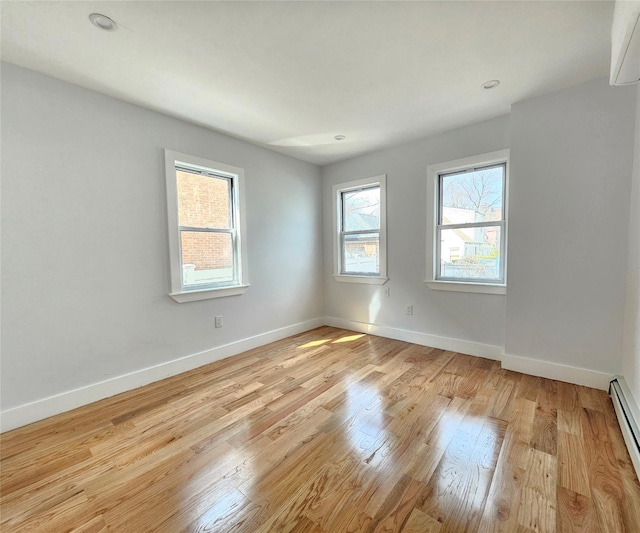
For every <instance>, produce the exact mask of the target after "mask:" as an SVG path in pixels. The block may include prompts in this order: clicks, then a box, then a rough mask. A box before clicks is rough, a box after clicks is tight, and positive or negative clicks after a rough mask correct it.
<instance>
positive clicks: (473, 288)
mask: <svg viewBox="0 0 640 533" xmlns="http://www.w3.org/2000/svg"><path fill="white" fill-rule="evenodd" d="M424 283H425V285H426V286H427V287H429V288H430V289H433V290H436V291H455V292H476V293H483V294H507V286H506V285H498V284H494V283H470V282H467V283H461V282H457V281H425V282H424Z"/></svg>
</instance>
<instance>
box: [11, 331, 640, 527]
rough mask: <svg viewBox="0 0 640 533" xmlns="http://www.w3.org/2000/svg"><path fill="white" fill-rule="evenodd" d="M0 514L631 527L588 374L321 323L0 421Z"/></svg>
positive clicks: (236, 522)
mask: <svg viewBox="0 0 640 533" xmlns="http://www.w3.org/2000/svg"><path fill="white" fill-rule="evenodd" d="M1 473H2V508H1V511H2V514H1V530H2V531H3V532H6V533H9V532H14V531H19V532H27V531H37V532H47V531H52V532H55V533H60V532H65V531H75V532H84V533H90V532H105V531H114V532H118V533H120V532H125V533H129V532H133V533H137V532H168V533H178V532H182V531H193V532H195V531H198V532H205V531H206V532H225V533H226V532H240V531H242V532H250V533H262V532H280V531H282V532H308V533H321V532H326V533H340V532H346V531H351V532H359V531H369V532H373V531H375V532H391V531H402V532H404V533H418V532H419V533H429V532H440V533H443V532H449V531H460V532H463V531H465V532H475V531H482V532H489V531H504V532H507V533H531V532H534V533H539V532H552V531H561V532H565V531H589V532H616V533H618V532H625V531H626V532H630V533H638V532H640V485H639V484H638V481H637V479H636V477H635V474H634V473H633V469H632V467H631V463H630V459H629V457H628V455H627V451H626V449H625V447H624V444H623V441H622V436H621V434H620V431H619V428H618V426H617V422H616V419H615V415H614V412H613V409H612V406H611V404H610V401H609V398H608V397H607V395H606V394H605V393H604V392H602V391H597V390H593V389H588V388H585V387H578V386H574V385H568V384H566V383H561V382H557V381H551V380H545V379H541V378H534V377H531V376H526V375H522V374H518V373H514V372H510V371H505V370H501V369H500V365H499V363H497V362H495V361H490V360H487V359H481V358H475V357H469V356H464V355H460V354H456V353H452V352H443V351H442V350H436V349H432V348H425V347H422V346H416V345H412V344H408V343H405V342H400V341H394V340H389V339H383V338H380V337H373V336H364V335H360V334H355V333H353V332H348V331H344V330H338V329H334V328H329V327H323V328H319V329H316V330H314V331H311V332H308V333H304V334H301V335H298V336H295V337H291V338H288V339H285V340H283V341H279V342H276V343H273V344H270V345H268V346H265V347H262V348H259V349H256V350H252V351H250V352H247V353H244V354H241V355H239V356H236V357H233V358H230V359H226V360H223V361H219V362H217V363H214V364H211V365H208V366H205V367H202V368H199V369H197V370H195V371H192V372H189V373H186V374H182V375H180V376H176V377H174V378H170V379H167V380H165V381H162V382H159V383H155V384H152V385H149V386H147V387H144V388H142V389H138V390H135V391H132V392H128V393H125V394H121V395H119V396H116V397H113V398H109V399H107V400H103V401H101V402H98V403H96V404H93V405H91V406H88V407H83V408H81V409H77V410H75V411H72V412H69V413H65V414H63V415H60V416H57V417H54V418H51V419H49V420H45V421H42V422H38V423H36V424H32V425H30V426H27V427H24V428H21V429H18V430H15V431H12V432H10V433H6V434H4V435H3V436H2V472H1Z"/></svg>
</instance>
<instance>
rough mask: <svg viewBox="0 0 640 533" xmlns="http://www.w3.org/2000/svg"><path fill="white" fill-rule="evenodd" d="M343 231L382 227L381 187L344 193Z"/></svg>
mask: <svg viewBox="0 0 640 533" xmlns="http://www.w3.org/2000/svg"><path fill="white" fill-rule="evenodd" d="M342 206H343V212H342V213H343V217H344V218H343V231H363V230H374V229H380V187H370V188H367V189H361V190H359V191H348V192H343V193H342Z"/></svg>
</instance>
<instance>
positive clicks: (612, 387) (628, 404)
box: [609, 378, 640, 479]
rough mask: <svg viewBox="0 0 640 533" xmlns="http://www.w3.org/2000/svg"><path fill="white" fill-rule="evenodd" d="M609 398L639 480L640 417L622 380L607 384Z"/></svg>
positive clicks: (617, 379) (618, 379)
mask: <svg viewBox="0 0 640 533" xmlns="http://www.w3.org/2000/svg"><path fill="white" fill-rule="evenodd" d="M609 396H611V400H612V401H613V408H614V409H615V411H616V415H617V416H618V423H619V424H620V429H621V430H622V436H623V437H624V441H625V443H626V445H627V449H628V450H629V455H630V456H631V462H632V463H633V466H634V468H635V470H636V475H637V476H638V479H640V429H639V427H640V426H639V425H638V424H639V423H640V416H639V414H638V408H637V406H636V404H635V401H634V399H633V396H632V395H631V391H630V389H629V387H628V385H627V383H626V382H625V381H624V379H623V378H616V379H614V380H613V381H612V382H611V383H610V384H609Z"/></svg>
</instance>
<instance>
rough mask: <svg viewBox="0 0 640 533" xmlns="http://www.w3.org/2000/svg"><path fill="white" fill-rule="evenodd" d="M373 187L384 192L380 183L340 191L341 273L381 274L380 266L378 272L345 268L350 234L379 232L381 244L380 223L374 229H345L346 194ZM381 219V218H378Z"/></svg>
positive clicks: (359, 274)
mask: <svg viewBox="0 0 640 533" xmlns="http://www.w3.org/2000/svg"><path fill="white" fill-rule="evenodd" d="M371 189H378V190H380V193H382V190H381V187H380V184H378V183H377V184H373V185H367V186H365V187H355V188H353V189H342V190H341V191H340V235H339V239H340V274H345V275H354V274H355V275H358V276H380V267H378V270H377V271H376V272H358V271H356V270H347V269H346V268H345V265H346V252H347V248H346V237H347V236H348V235H366V234H373V233H377V234H378V246H380V224H378V226H377V227H376V228H373V229H367V230H351V231H345V230H344V226H345V219H346V213H345V194H348V193H353V192H360V191H366V190H371ZM378 220H380V219H378Z"/></svg>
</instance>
